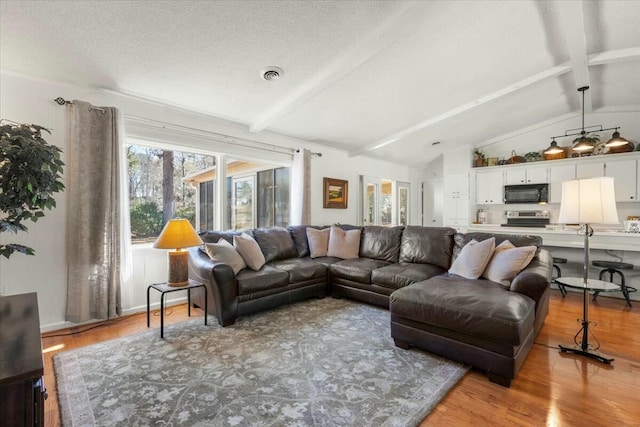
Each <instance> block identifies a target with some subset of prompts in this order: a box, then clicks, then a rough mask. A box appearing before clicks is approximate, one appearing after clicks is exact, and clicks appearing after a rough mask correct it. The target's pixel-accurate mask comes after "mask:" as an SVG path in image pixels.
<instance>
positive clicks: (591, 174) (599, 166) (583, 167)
mask: <svg viewBox="0 0 640 427" xmlns="http://www.w3.org/2000/svg"><path fill="white" fill-rule="evenodd" d="M600 176H604V162H594V163H580V164H577V165H576V178H578V179H585V178H598V177H600Z"/></svg>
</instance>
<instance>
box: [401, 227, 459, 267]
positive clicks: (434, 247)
mask: <svg viewBox="0 0 640 427" xmlns="http://www.w3.org/2000/svg"><path fill="white" fill-rule="evenodd" d="M455 232H456V231H455V230H454V229H453V228H449V227H421V226H417V225H409V226H407V227H405V228H404V231H403V232H402V241H401V244H400V262H410V263H420V264H434V265H437V266H439V267H442V268H445V269H447V268H449V267H450V266H451V255H452V254H453V236H454V234H455Z"/></svg>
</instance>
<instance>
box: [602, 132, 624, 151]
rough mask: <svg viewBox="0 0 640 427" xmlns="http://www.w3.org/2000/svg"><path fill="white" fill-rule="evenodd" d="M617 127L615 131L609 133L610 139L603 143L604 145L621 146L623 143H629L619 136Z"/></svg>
mask: <svg viewBox="0 0 640 427" xmlns="http://www.w3.org/2000/svg"><path fill="white" fill-rule="evenodd" d="M618 129H620V128H616V131H615V132H613V135H611V139H610V140H608V141H607V142H606V144H604V145H605V146H607V147H622V146H623V145H627V144H628V143H629V141H627V140H626V139H624V138H623V137H621V136H620V132H618Z"/></svg>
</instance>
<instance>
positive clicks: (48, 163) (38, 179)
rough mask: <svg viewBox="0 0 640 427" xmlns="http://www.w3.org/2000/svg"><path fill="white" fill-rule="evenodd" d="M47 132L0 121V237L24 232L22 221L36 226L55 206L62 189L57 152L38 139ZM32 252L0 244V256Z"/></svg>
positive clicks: (61, 165) (25, 248) (33, 126)
mask: <svg viewBox="0 0 640 427" xmlns="http://www.w3.org/2000/svg"><path fill="white" fill-rule="evenodd" d="M42 131H45V132H47V133H49V134H51V132H49V130H48V129H45V128H43V127H42V126H38V125H33V124H32V125H27V124H19V123H14V122H10V121H8V120H0V233H18V232H19V231H28V228H27V226H26V225H25V224H24V222H25V221H27V220H31V221H33V222H36V221H37V220H38V219H39V218H42V217H43V216H44V211H45V209H48V210H51V209H52V208H54V207H55V206H56V201H55V199H54V198H53V194H54V193H57V192H60V191H62V190H63V189H64V184H63V183H62V181H61V178H62V167H63V166H64V163H63V162H62V160H60V153H61V150H60V149H59V148H58V147H56V146H55V145H50V144H48V143H47V141H45V140H44V139H43V138H42ZM14 252H20V253H23V254H27V255H34V254H35V251H34V250H33V249H32V248H30V247H27V246H24V245H19V244H16V243H6V244H5V243H3V244H0V255H3V256H4V257H6V258H9V257H10V256H11V255H12V254H13V253H14Z"/></svg>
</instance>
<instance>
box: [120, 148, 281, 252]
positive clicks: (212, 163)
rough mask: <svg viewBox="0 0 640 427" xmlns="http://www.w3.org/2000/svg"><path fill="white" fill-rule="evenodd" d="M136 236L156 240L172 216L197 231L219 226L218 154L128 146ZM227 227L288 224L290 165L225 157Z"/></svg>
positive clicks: (137, 240)
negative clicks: (282, 165) (185, 222)
mask: <svg viewBox="0 0 640 427" xmlns="http://www.w3.org/2000/svg"><path fill="white" fill-rule="evenodd" d="M127 157H128V174H129V199H130V213H131V240H132V242H133V243H144V242H153V241H154V240H155V239H156V237H157V236H158V235H159V234H160V232H161V231H162V228H163V227H164V224H165V223H166V222H167V221H168V220H169V219H171V218H186V219H188V220H190V221H191V224H192V225H193V226H194V228H195V229H196V230H214V229H215V228H216V224H219V223H220V222H219V220H220V219H218V218H217V215H220V214H221V212H219V209H218V207H217V206H216V191H217V190H216V188H217V187H216V170H217V165H216V157H215V156H214V155H204V154H195V153H189V152H184V151H177V150H170V149H169V150H168V149H166V148H158V147H150V146H144V145H135V144H129V145H127ZM225 167H226V170H225V172H226V185H225V190H226V194H223V196H222V197H224V198H226V204H227V210H226V212H224V218H223V221H222V224H224V229H227V230H229V229H233V230H241V229H247V228H254V227H271V226H274V225H278V226H287V225H288V224H289V205H290V197H289V186H290V184H289V168H288V167H274V166H273V165H269V164H266V163H257V162H251V161H247V160H241V159H226V161H225Z"/></svg>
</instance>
